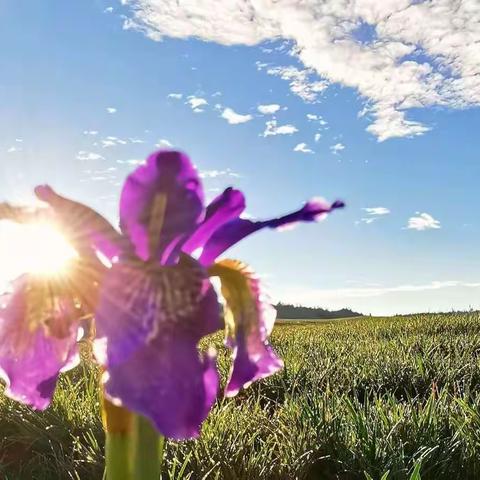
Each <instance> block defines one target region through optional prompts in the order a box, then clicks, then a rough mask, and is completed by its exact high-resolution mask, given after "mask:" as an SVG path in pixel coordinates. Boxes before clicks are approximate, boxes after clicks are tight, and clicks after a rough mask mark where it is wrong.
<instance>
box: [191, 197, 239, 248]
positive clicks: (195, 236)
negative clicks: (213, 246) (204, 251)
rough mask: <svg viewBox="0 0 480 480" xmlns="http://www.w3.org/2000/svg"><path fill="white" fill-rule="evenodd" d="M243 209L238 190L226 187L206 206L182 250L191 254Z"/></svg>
mask: <svg viewBox="0 0 480 480" xmlns="http://www.w3.org/2000/svg"><path fill="white" fill-rule="evenodd" d="M244 210H245V197H244V195H243V193H242V192H240V191H239V190H234V189H233V188H227V189H226V190H225V191H224V192H223V193H222V194H220V195H219V196H218V197H217V198H215V199H214V200H213V201H212V202H211V203H210V204H209V205H208V207H207V211H206V214H205V219H204V221H203V222H202V223H201V224H200V225H199V226H198V227H197V229H196V230H195V231H194V232H193V233H192V235H191V236H190V238H189V239H188V240H187V241H186V242H185V244H184V245H183V247H182V251H183V252H185V253H188V254H191V253H192V252H194V251H195V250H196V249H198V248H202V247H203V246H204V245H205V243H206V242H207V240H208V239H209V238H210V237H211V236H212V234H213V233H214V232H215V231H216V230H218V228H220V227H221V226H222V225H224V224H225V223H227V222H228V221H230V220H233V219H235V218H237V217H238V216H239V215H240V214H241V213H242V212H243V211H244Z"/></svg>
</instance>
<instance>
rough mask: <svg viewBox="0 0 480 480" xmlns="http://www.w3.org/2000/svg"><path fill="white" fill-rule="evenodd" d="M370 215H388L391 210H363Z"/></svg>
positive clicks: (384, 208)
mask: <svg viewBox="0 0 480 480" xmlns="http://www.w3.org/2000/svg"><path fill="white" fill-rule="evenodd" d="M362 210H364V211H365V212H367V213H368V215H388V214H389V213H390V210H389V209H388V208H386V207H367V208H362Z"/></svg>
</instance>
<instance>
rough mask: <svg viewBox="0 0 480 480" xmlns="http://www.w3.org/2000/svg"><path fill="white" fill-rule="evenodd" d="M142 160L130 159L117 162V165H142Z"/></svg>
mask: <svg viewBox="0 0 480 480" xmlns="http://www.w3.org/2000/svg"><path fill="white" fill-rule="evenodd" d="M145 161H146V160H145V159H144V158H130V159H128V160H117V163H118V164H120V165H144V164H145Z"/></svg>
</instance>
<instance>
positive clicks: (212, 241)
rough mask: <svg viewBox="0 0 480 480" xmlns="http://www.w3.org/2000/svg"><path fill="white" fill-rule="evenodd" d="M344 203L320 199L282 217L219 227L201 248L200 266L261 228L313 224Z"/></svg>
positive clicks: (232, 223) (210, 261) (238, 219)
mask: <svg viewBox="0 0 480 480" xmlns="http://www.w3.org/2000/svg"><path fill="white" fill-rule="evenodd" d="M343 206H344V203H343V202H341V201H336V202H334V203H332V204H329V203H327V202H325V201H324V200H322V199H312V200H310V201H308V202H307V203H306V204H305V205H304V206H303V207H302V208H301V209H300V210H297V211H296V212H293V213H290V214H288V215H285V216H283V217H279V218H274V219H270V220H264V221H252V220H247V219H244V218H237V219H235V220H231V221H230V222H228V223H226V224H224V225H223V226H222V227H220V228H219V229H218V230H217V231H216V232H215V233H214V234H213V235H211V237H210V238H209V240H208V241H207V242H206V244H205V245H204V246H203V251H202V254H201V255H200V257H199V261H200V263H201V264H202V265H210V264H212V263H213V262H214V261H215V259H216V258H217V257H218V256H219V255H221V254H222V253H223V252H225V250H227V249H229V248H230V247H231V246H233V245H234V244H236V243H237V242H239V241H240V240H242V239H243V238H245V237H246V236H248V235H250V234H252V233H254V232H256V231H258V230H261V229H262V228H285V227H287V226H291V225H294V224H296V223H298V222H313V221H318V220H321V219H322V218H324V216H325V215H326V214H328V213H330V212H331V211H333V210H334V209H337V208H342V207H343Z"/></svg>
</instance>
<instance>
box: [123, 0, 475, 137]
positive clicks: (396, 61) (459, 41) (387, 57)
mask: <svg viewBox="0 0 480 480" xmlns="http://www.w3.org/2000/svg"><path fill="white" fill-rule="evenodd" d="M123 1H124V3H125V4H127V5H129V6H130V7H131V12H132V13H131V16H130V18H127V19H126V20H125V25H124V28H136V29H138V30H140V31H142V32H143V33H144V34H145V35H147V36H148V37H150V38H152V39H154V40H160V39H161V38H162V37H164V36H170V37H176V38H187V37H194V38H200V39H202V40H205V41H213V42H217V43H220V44H223V45H234V44H236V45H239V44H240V45H258V44H260V43H261V42H264V41H266V40H272V39H284V40H286V41H289V42H290V45H293V48H292V49H291V53H293V54H294V55H295V56H296V57H297V58H298V59H299V60H300V62H301V63H302V64H303V67H302V68H297V67H293V66H280V67H271V66H268V65H262V64H260V65H259V68H263V69H265V68H266V69H267V72H268V73H269V74H271V75H278V76H280V77H281V78H284V79H285V80H286V81H288V82H289V83H290V87H291V89H292V91H294V92H295V93H296V94H297V95H299V96H301V97H302V98H304V99H305V100H306V101H316V99H317V96H318V93H319V92H321V91H322V90H323V89H325V88H326V87H327V85H328V84H329V83H335V84H339V85H342V86H346V87H349V88H352V89H354V90H356V91H357V92H358V93H359V95H360V96H361V97H362V98H363V99H364V100H365V102H366V105H367V107H368V108H367V110H366V112H368V116H367V118H371V121H372V123H371V125H369V127H368V131H369V132H371V133H372V134H373V135H375V136H377V138H378V140H379V141H383V140H386V139H388V138H392V137H404V136H412V135H421V134H423V133H425V132H426V131H427V130H428V128H429V127H428V126H426V125H423V124H421V123H420V122H418V121H415V120H412V119H410V118H408V117H407V113H408V110H409V109H412V108H425V107H429V106H433V105H438V106H447V107H451V108H467V107H473V106H479V105H480V62H479V58H478V45H479V42H480V21H479V20H480V3H479V2H478V0H455V1H453V0H430V1H428V2H427V1H412V0H384V1H376V0H362V1H359V0H342V1H340V0H323V1H317V0H309V1H308V0H304V1H300V0H290V1H283V2H279V1H276V0H255V1H254V0H229V1H225V2H219V1H217V0H202V1H199V2H188V3H185V2H178V1H177V0H123ZM365 25H369V26H370V27H372V28H371V29H372V31H373V34H372V35H371V38H361V37H359V31H361V28H362V27H363V26H365ZM313 73H315V78H314V76H313Z"/></svg>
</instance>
